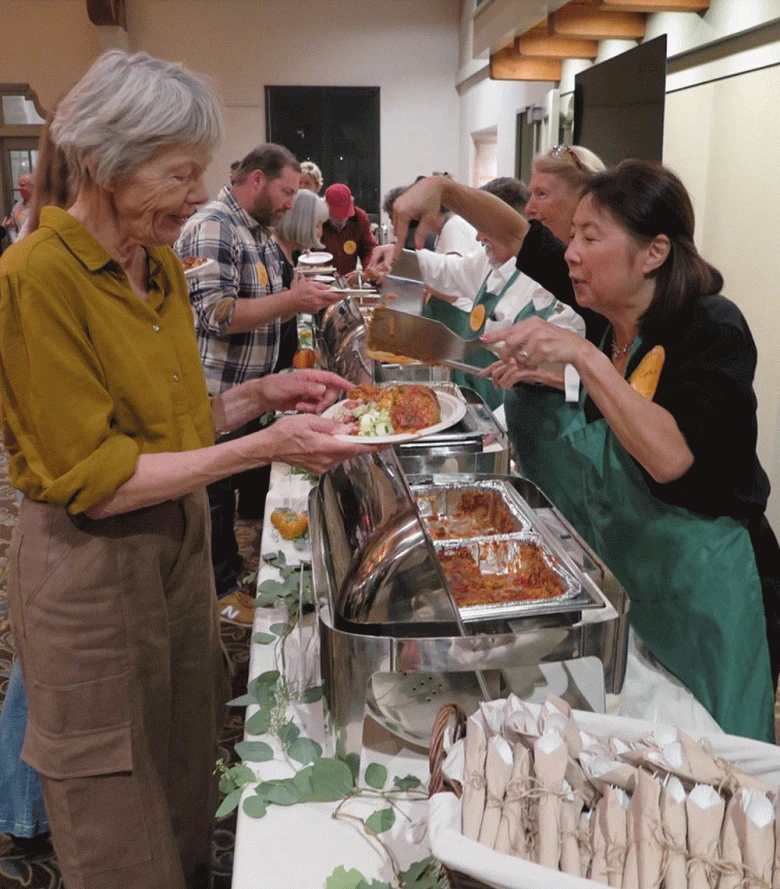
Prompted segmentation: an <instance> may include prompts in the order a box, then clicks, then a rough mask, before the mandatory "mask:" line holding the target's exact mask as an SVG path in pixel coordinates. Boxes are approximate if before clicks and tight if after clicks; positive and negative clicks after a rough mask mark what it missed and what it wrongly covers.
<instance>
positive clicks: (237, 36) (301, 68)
mask: <svg viewBox="0 0 780 889" xmlns="http://www.w3.org/2000/svg"><path fill="white" fill-rule="evenodd" d="M127 11H128V43H129V47H130V49H132V50H145V51H147V52H149V53H151V54H152V55H158V56H161V57H163V58H168V59H174V60H177V61H182V62H184V63H185V64H187V65H188V66H190V67H191V68H194V69H196V70H198V71H203V72H204V73H207V74H209V75H211V76H212V77H213V78H214V79H215V81H216V83H217V85H218V87H219V90H220V92H221V95H222V97H223V100H224V102H225V118H226V124H227V138H226V141H225V145H224V146H223V148H222V149H221V150H220V152H219V153H218V154H217V156H216V157H215V159H214V163H213V164H212V166H211V169H210V171H209V177H208V185H209V188H210V191H211V192H212V194H213V193H215V192H216V190H217V189H218V188H219V186H220V185H221V184H222V183H223V182H224V181H225V178H226V174H227V169H228V167H229V165H230V162H231V161H232V160H234V159H235V158H236V157H239V156H241V155H242V154H243V153H245V152H246V151H247V150H249V149H250V148H251V147H252V146H254V145H255V144H257V143H258V142H260V141H262V140H263V139H264V137H265V105H264V87H265V86H266V85H290V84H291V85H301V86H312V85H325V86H347V85H349V86H378V87H380V90H381V93H380V108H381V111H380V114H381V118H380V120H381V177H382V178H381V190H382V192H384V191H386V190H387V189H389V188H392V187H393V186H395V185H400V184H404V183H406V182H410V181H412V180H413V179H414V177H415V176H416V175H417V174H419V173H426V172H431V171H432V170H435V169H446V170H450V171H451V172H453V173H455V174H457V175H459V174H460V170H459V151H458V132H459V125H460V119H459V104H458V94H457V90H456V88H455V77H456V73H457V68H458V27H459V15H460V4H459V2H458V0H425V2H419V0H391V2H386V0H360V2H359V3H356V2H352V0H127ZM20 34H29V35H34V42H31V41H22V40H20V39H19V37H18V35H20ZM31 47H32V49H31ZM98 53H99V44H98V37H97V29H96V28H95V27H94V26H92V25H91V23H90V22H89V20H88V18H87V13H86V2H85V0H0V81H6V82H8V81H10V82H19V81H22V82H29V83H30V84H31V85H32V86H33V88H34V89H36V90H37V92H38V95H39V96H40V98H41V100H42V102H43V103H44V104H45V105H48V104H50V103H51V102H52V101H53V100H54V98H55V97H56V96H57V95H58V93H59V92H60V91H61V90H62V89H63V88H64V87H65V86H66V85H67V84H68V83H70V82H71V81H73V80H74V79H76V78H77V77H78V76H79V75H80V74H81V73H83V71H84V70H86V68H87V67H88V65H89V64H90V63H91V62H92V61H93V60H94V58H95V57H96V56H97V55H98Z"/></svg>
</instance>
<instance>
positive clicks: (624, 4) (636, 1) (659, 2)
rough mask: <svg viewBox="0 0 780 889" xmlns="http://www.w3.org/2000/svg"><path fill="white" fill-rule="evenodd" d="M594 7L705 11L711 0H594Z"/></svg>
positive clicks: (661, 10)
mask: <svg viewBox="0 0 780 889" xmlns="http://www.w3.org/2000/svg"><path fill="white" fill-rule="evenodd" d="M593 8H594V9H596V10H600V11H602V12H643V13H647V14H649V15H652V14H653V13H654V12H705V11H706V10H708V9H709V8H710V0H594V4H593Z"/></svg>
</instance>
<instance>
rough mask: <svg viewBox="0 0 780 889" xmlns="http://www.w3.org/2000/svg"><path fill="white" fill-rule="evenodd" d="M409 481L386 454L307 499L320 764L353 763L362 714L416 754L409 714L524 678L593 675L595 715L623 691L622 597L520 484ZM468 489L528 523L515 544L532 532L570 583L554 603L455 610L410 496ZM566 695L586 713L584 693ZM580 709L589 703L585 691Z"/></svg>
mask: <svg viewBox="0 0 780 889" xmlns="http://www.w3.org/2000/svg"><path fill="white" fill-rule="evenodd" d="M410 482H411V484H412V487H411V488H410V483H409V482H407V479H406V476H405V474H404V472H403V470H402V467H401V464H400V462H399V460H398V458H397V456H396V454H395V453H394V451H393V450H391V449H387V450H385V451H382V452H381V453H379V454H374V455H366V456H363V457H360V458H358V459H356V460H353V461H351V462H349V463H345V464H343V465H342V466H340V467H337V468H335V469H333V470H331V471H330V472H328V473H326V474H325V475H324V476H322V478H321V480H320V484H319V486H318V487H317V488H316V489H314V491H313V492H312V495H311V500H310V505H309V510H310V518H311V529H312V531H311V533H312V549H313V575H314V589H315V599H316V603H317V613H318V624H319V634H320V642H321V658H322V675H323V683H324V696H325V702H326V710H327V719H326V725H327V742H328V747H329V753H331V754H337V755H340V756H346V755H351V754H357V755H359V754H360V750H361V742H362V730H363V719H364V714H365V712H366V707H367V705H368V708H369V711H370V712H371V714H372V715H373V716H374V717H375V718H378V719H379V720H380V722H382V721H383V722H384V724H385V725H386V726H387V727H390V728H393V727H394V726H395V729H398V732H397V733H399V734H401V735H402V736H403V737H406V738H407V739H410V740H417V741H419V742H420V743H425V741H426V731H427V729H426V728H425V727H423V728H422V729H418V728H417V727H416V726H417V725H418V723H415V727H414V728H410V727H409V719H408V718H407V717H409V714H412V713H414V714H415V716H414V719H417V717H418V716H419V715H420V714H419V713H418V711H419V710H426V709H427V711H429V717H430V720H432V719H433V716H434V715H435V710H436V709H438V706H439V704H440V703H442V702H443V701H444V700H446V699H447V697H444V695H447V696H451V695H454V696H456V697H462V696H468V695H471V696H474V695H476V697H477V698H479V697H484V696H485V695H490V696H491V697H492V696H495V695H497V694H502V693H507V692H508V691H509V690H515V691H518V692H519V693H520V692H521V691H522V689H518V688H517V685H516V681H515V680H517V678H518V677H519V676H521V675H522V676H525V679H523V680H522V681H526V680H527V675H528V674H527V671H528V670H530V671H531V673H532V674H533V675H534V676H536V674H538V675H539V676H541V675H542V672H541V671H543V669H544V668H545V667H549V668H553V667H555V668H557V667H558V666H560V667H561V669H562V670H564V671H565V673H566V675H567V676H569V677H571V676H573V675H574V674H575V673H577V671H578V669H579V668H580V667H583V668H584V667H587V670H585V672H588V671H590V673H589V675H594V674H597V676H598V683H597V684H598V690H597V693H596V694H595V698H596V699H598V698H599V695H600V696H601V703H600V706H603V694H604V691H607V692H617V691H619V690H620V688H621V686H622V682H623V673H624V669H625V652H626V633H627V624H626V620H625V616H626V611H627V600H626V597H625V593H624V591H623V589H622V587H621V586H620V585H619V583H618V582H617V581H616V580H615V578H614V577H613V575H612V574H610V572H609V571H608V569H607V568H606V567H605V566H604V565H603V564H602V563H601V562H600V561H599V560H598V559H597V558H596V557H595V555H594V554H593V553H592V551H591V550H590V549H589V548H588V546H587V544H585V543H584V542H583V541H582V540H581V539H580V538H579V536H578V535H577V534H576V532H575V531H574V530H573V529H572V528H571V527H570V526H569V525H568V523H567V522H566V521H565V520H564V519H563V518H562V516H561V515H560V514H559V513H558V512H557V511H556V510H555V509H554V507H552V505H551V504H550V503H549V501H547V500H546V498H545V497H544V495H543V494H542V493H541V492H540V491H539V489H538V488H536V487H535V486H534V485H532V484H531V483H530V482H528V481H527V480H525V479H521V478H513V477H509V476H495V475H493V476H480V475H473V476H467V477H465V478H464V477H459V478H458V479H457V480H455V479H453V478H452V477H437V476H419V477H415V478H412V479H410ZM464 484H471V485H472V486H477V487H479V486H480V485H482V486H492V487H494V488H500V489H501V490H502V491H504V492H505V493H506V496H507V497H508V498H509V500H510V501H511V503H512V504H513V508H514V509H516V511H517V513H518V515H519V516H521V517H522V519H523V522H524V523H526V522H527V523H528V525H529V526H530V527H529V529H528V530H523V531H518V532H517V533H518V534H527V533H529V531H531V532H533V534H534V535H536V537H537V538H538V539H539V540H541V541H542V544H543V546H544V547H545V549H546V551H548V552H549V553H550V554H551V555H552V556H553V557H554V558H555V560H556V564H560V565H561V566H562V569H563V570H564V571H565V573H566V575H567V577H569V578H570V581H567V582H568V583H569V585H568V587H567V590H566V595H565V596H562V597H561V600H560V601H558V602H550V601H546V602H529V603H523V605H522V607H520V608H517V607H510V608H496V609H491V608H488V609H483V610H482V611H481V612H480V613H479V614H473V613H472V614H469V613H466V612H467V610H466V609H464V610H463V611H462V610H459V609H458V607H457V606H456V604H455V601H454V599H453V598H452V596H451V594H450V590H449V587H448V584H447V580H446V576H445V574H444V572H443V570H442V566H441V563H440V561H439V558H438V555H437V546H440V545H441V542H440V541H434V540H433V539H432V538H431V536H430V533H429V531H428V530H427V527H426V524H425V522H424V521H423V519H422V518H421V515H420V504H419V502H418V500H417V499H416V497H415V495H414V494H413V493H412V490H413V489H414V490H417V491H418V492H419V491H421V490H423V491H424V490H430V486H434V487H442V486H443V487H445V488H446V487H448V486H451V487H453V488H454V487H455V486H457V485H464ZM524 670H525V671H526V673H524V672H523V671H524ZM475 671H479V672H478V674H476V675H477V676H478V681H477V680H475V678H474V677H475ZM534 671H535V672H534ZM571 686H572V687H571V692H572V695H573V700H574V702H575V703H576V704H579V705H580V706H582V703H581V700H580V698H581V697H582V694H583V692H582V688H583V687H584V686H582V684H580V685H578V683H577V682H572V683H571ZM556 691H558V692H559V693H560V690H558V689H556ZM590 691H591V692H592V689H591V690H590ZM437 695H438V700H436V697H437ZM577 695H579V696H580V697H579V698H578V697H577ZM564 696H565V695H564ZM588 701H590V702H591V704H592V706H594V707H598V706H599V701H598V700H595V703H594V695H593V694H590V696H589V697H588ZM432 708H433V709H432ZM429 717H428V716H425V717H424V718H423V719H422V721H421V723H420V724H422V725H423V726H425V725H427V723H426V719H428V718H429ZM399 726H400V728H399Z"/></svg>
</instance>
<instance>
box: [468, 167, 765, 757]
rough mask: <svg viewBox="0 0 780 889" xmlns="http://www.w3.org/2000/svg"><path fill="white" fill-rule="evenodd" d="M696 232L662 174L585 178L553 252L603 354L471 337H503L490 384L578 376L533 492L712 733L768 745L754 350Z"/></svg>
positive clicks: (566, 339)
mask: <svg viewBox="0 0 780 889" xmlns="http://www.w3.org/2000/svg"><path fill="white" fill-rule="evenodd" d="M693 228H694V215H693V209H692V206H691V202H690V199H689V197H688V194H687V192H686V191H685V188H684V187H683V185H682V183H681V182H680V180H679V179H678V178H677V177H676V176H675V175H674V174H673V173H671V172H670V171H668V170H666V169H665V168H663V167H661V166H659V165H653V164H649V163H643V162H639V161H625V162H623V163H622V164H620V165H619V166H618V167H617V168H616V169H615V170H612V171H609V172H604V173H600V174H598V175H596V176H595V177H594V178H593V179H592V180H591V181H590V183H589V184H588V185H587V186H586V191H585V194H584V196H583V198H582V199H581V201H580V203H579V205H578V208H577V211H576V213H575V216H574V221H573V232H572V234H573V237H572V240H571V242H570V244H569V246H568V248H567V250H566V254H565V258H566V262H567V263H568V266H569V274H570V277H571V280H572V283H573V285H574V292H575V295H576V299H577V303H578V304H579V305H580V306H583V307H587V308H590V309H593V310H595V311H597V312H599V313H600V314H602V315H604V316H605V317H606V318H607V320H608V321H609V322H610V327H609V328H608V329H607V332H606V334H605V336H604V339H603V340H602V342H601V344H600V346H599V345H596V344H594V343H592V342H589V341H588V340H586V339H583V338H582V337H578V336H576V335H575V334H572V333H570V332H568V331H566V330H562V329H561V328H559V327H555V326H554V325H552V324H549V323H547V322H545V321H542V320H540V319H538V318H531V319H529V320H527V321H524V322H522V323H520V324H518V325H516V326H515V327H513V328H512V329H511V332H510V333H509V334H507V332H506V331H501V332H500V333H496V334H491V335H487V336H485V337H484V339H485V340H486V341H488V342H497V341H499V340H503V341H504V346H503V348H502V351H501V361H499V362H497V363H496V364H495V365H493V367H492V369H491V371H490V373H491V375H492V378H493V380H494V382H495V383H496V384H497V385H501V386H504V387H511V386H512V385H513V383H514V382H515V381H516V379H518V377H519V375H521V374H522V372H523V371H525V370H527V369H528V368H533V367H537V366H539V365H542V364H546V363H558V362H565V363H569V364H572V365H574V367H575V368H576V369H577V371H578V372H579V374H580V378H581V380H582V384H583V391H582V397H581V401H580V406H581V410H580V411H579V412H578V413H577V414H576V416H575V419H574V420H573V421H572V423H571V424H570V425H569V427H568V428H567V429H564V430H562V431H561V432H560V434H559V437H558V440H557V447H556V449H555V461H556V465H555V472H554V478H555V482H554V484H553V489H551V487H550V483H549V482H548V485H547V488H546V493H547V494H548V496H549V497H550V499H551V500H552V501H553V502H554V503H555V504H556V506H558V508H559V509H560V510H561V511H562V512H563V513H564V515H566V516H567V517H568V518H569V520H570V521H571V522H572V523H573V524H574V525H575V526H576V527H577V528H578V530H579V531H580V532H581V533H582V534H583V535H584V536H585V538H586V539H587V540H588V542H589V543H590V544H591V545H592V546H593V547H594V549H595V550H596V552H597V553H598V554H599V555H600V556H601V557H602V558H603V559H604V561H605V562H606V563H607V564H608V565H609V566H610V568H611V569H612V571H614V573H615V574H616V576H617V577H618V578H619V579H620V581H621V582H622V583H623V585H624V586H625V588H626V590H627V591H628V593H629V596H630V599H631V611H630V620H631V625H632V627H633V628H634V630H635V632H636V634H637V635H638V636H639V638H640V639H641V641H642V642H643V643H644V645H645V646H646V647H647V649H649V651H650V652H651V653H652V655H654V656H655V658H657V659H658V661H660V663H661V664H662V665H663V666H664V667H665V668H666V669H667V670H669V671H670V672H671V673H673V674H674V675H675V676H676V677H677V678H678V679H679V680H681V681H682V682H683V683H684V684H685V685H686V686H687V687H688V688H689V689H690V690H691V691H692V692H693V694H694V695H695V697H696V698H697V699H698V701H699V702H701V703H702V704H703V705H704V707H705V708H706V709H707V710H708V711H709V713H710V714H711V715H712V716H713V717H714V718H715V720H716V721H717V722H718V723H719V724H720V726H721V727H722V728H723V729H724V730H726V731H728V732H732V733H734V734H740V735H746V736H749V737H753V738H759V739H762V740H765V741H774V727H773V701H774V687H773V681H772V675H773V674H772V671H771V670H770V656H769V647H768V643H767V625H766V621H765V616H764V607H763V603H762V586H763V593H764V595H765V596H766V597H767V615H768V617H769V620H770V626H769V635H770V638H771V639H772V640H773V641H774V640H776V639H777V625H776V623H775V621H774V615H775V614H776V605H775V604H774V603H775V602H776V590H777V581H778V576H779V575H780V571H778V568H779V567H780V552H778V547H777V541H776V540H775V537H774V535H773V533H772V531H771V529H770V528H769V525H768V523H767V521H766V519H765V517H764V510H765V507H766V502H767V497H768V494H769V482H768V480H767V477H766V474H765V473H764V471H763V469H762V468H761V465H760V463H759V461H758V457H757V455H756V436H757V424H756V398H755V395H754V393H753V388H752V383H753V376H754V372H755V367H756V347H755V344H754V342H753V338H752V336H751V334H750V330H749V329H748V326H747V323H746V321H745V319H744V318H743V316H742V314H741V312H740V311H739V309H738V308H737V307H736V306H735V305H734V304H733V303H732V302H730V301H729V300H728V299H726V298H725V297H723V296H720V295H718V294H719V291H720V289H721V287H722V285H723V279H722V277H721V275H720V273H719V272H718V271H717V270H716V269H714V268H713V267H712V266H711V265H709V264H708V263H707V262H705V260H704V259H703V258H702V257H701V256H700V255H699V254H698V252H697V250H696V247H695V245H694V242H693ZM773 660H776V658H773ZM773 668H774V669H775V670H776V665H775V664H773ZM774 675H776V672H775V674H774Z"/></svg>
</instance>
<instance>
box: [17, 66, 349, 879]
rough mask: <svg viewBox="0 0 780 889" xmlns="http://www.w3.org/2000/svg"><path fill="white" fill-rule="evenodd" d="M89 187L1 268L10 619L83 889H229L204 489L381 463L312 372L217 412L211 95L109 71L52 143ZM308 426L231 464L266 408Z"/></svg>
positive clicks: (58, 122)
mask: <svg viewBox="0 0 780 889" xmlns="http://www.w3.org/2000/svg"><path fill="white" fill-rule="evenodd" d="M51 135H52V138H53V140H54V142H55V143H56V144H57V145H58V146H59V147H60V148H61V149H62V151H63V152H64V153H65V155H66V158H67V161H68V164H69V167H70V169H71V172H72V174H73V175H74V176H75V177H76V180H77V184H78V191H77V196H76V199H75V202H74V203H73V205H72V206H71V207H70V209H69V210H68V211H65V210H61V209H59V208H56V207H46V208H44V209H43V210H42V212H41V220H40V226H39V228H38V229H37V230H36V231H35V232H34V233H32V234H31V235H29V236H28V237H27V238H26V239H25V240H24V241H22V242H21V243H20V244H18V245H15V246H14V247H13V248H11V249H9V250H8V251H7V252H6V253H5V254H4V255H3V257H2V260H0V400H1V401H2V421H3V434H4V438H5V444H6V446H7V448H8V451H9V453H10V474H11V481H12V483H13V485H14V486H15V487H16V488H17V489H19V490H20V491H22V492H23V494H24V501H23V503H22V505H21V508H20V513H19V519H18V523H17V527H16V529H15V531H14V538H13V541H12V545H11V552H10V557H9V578H8V600H9V607H10V615H11V621H12V625H13V628H14V634H15V641H16V644H17V648H18V652H19V657H20V661H21V666H22V673H23V676H24V682H25V686H26V688H27V693H28V697H29V719H28V724H27V732H26V737H25V743H24V750H23V757H24V759H25V760H26V761H27V762H28V763H30V764H31V765H32V766H34V767H35V768H36V769H37V770H38V772H39V773H40V775H41V779H42V784H43V790H44V796H45V800H46V808H47V811H48V814H49V823H50V826H51V832H52V840H53V843H54V847H55V851H56V853H57V858H58V861H59V864H60V868H61V871H62V875H63V880H64V882H65V884H66V885H67V886H68V887H69V889H78V887H82V889H87V887H89V889H97V887H112V889H113V887H116V886H133V887H148V889H159V887H161V886H165V887H175V889H184V887H188V889H195V887H205V886H208V885H209V883H210V839H211V832H212V825H213V816H214V811H215V801H216V788H215V786H214V779H213V776H212V772H213V770H214V760H215V756H216V740H217V731H218V727H219V724H220V719H221V715H222V709H223V705H224V700H225V697H224V696H225V693H226V685H225V682H224V678H225V677H224V665H223V662H222V655H221V651H220V645H219V622H218V616H217V608H216V597H215V591H214V580H213V574H212V570H211V563H210V553H209V537H208V519H207V515H208V512H207V504H206V498H205V492H204V486H205V485H206V484H208V483H210V482H212V481H216V480H217V479H219V478H222V477H223V476H225V475H229V474H232V473H234V472H237V471H239V470H241V469H245V468H251V467H254V466H261V465H265V464H267V463H269V462H271V461H272V460H281V461H285V462H288V463H293V464H295V465H299V466H302V467H305V468H308V469H310V470H312V471H314V472H321V471H324V470H326V469H328V468H329V467H331V466H333V465H334V464H337V463H340V462H341V461H343V460H344V459H347V458H349V457H352V456H355V455H356V454H358V453H362V452H365V448H364V447H363V446H361V445H356V444H343V443H341V442H340V441H339V440H338V439H336V438H335V437H334V436H333V433H334V432H335V431H339V430H340V429H341V428H342V427H340V426H339V425H338V424H336V423H333V422H332V421H329V420H326V419H324V418H322V417H319V416H317V415H316V412H317V411H318V410H320V409H322V408H323V407H324V406H326V405H328V404H330V403H332V402H333V401H334V400H335V398H336V397H337V395H338V393H339V392H340V391H341V390H342V389H344V388H345V387H346V385H347V383H346V381H344V380H342V379H341V378H340V377H337V376H336V375H334V374H328V373H322V372H316V371H304V372H300V373H298V374H294V373H292V374H284V375H282V376H270V377H264V378H262V379H257V380H253V381H251V382H250V383H246V384H244V385H241V386H236V387H235V388H233V389H231V390H229V391H228V392H226V393H224V394H223V395H221V396H218V397H215V398H212V399H211V400H209V398H208V395H207V391H206V385H205V380H204V376H203V370H202V368H201V363H200V358H199V355H198V349H197V345H196V341H195V335H194V330H193V323H192V310H191V308H190V305H189V300H188V295H187V287H186V284H185V279H184V273H183V271H182V267H181V264H180V263H179V260H178V259H177V258H176V256H175V254H174V253H173V251H172V250H171V249H170V245H172V244H173V242H174V241H175V240H176V238H177V237H178V235H179V233H180V231H181V228H182V226H183V224H184V222H185V221H186V219H187V217H188V216H189V215H191V214H192V213H193V212H194V210H195V207H196V206H197V205H198V204H199V203H202V202H203V201H205V200H206V197H207V194H206V191H205V188H204V184H203V175H204V171H205V169H206V166H207V164H208V163H209V160H210V158H211V154H212V152H213V151H214V149H215V148H216V146H217V145H218V143H219V141H220V139H221V136H222V121H221V116H220V112H219V108H218V106H217V103H216V101H215V99H214V96H213V94H212V92H211V91H210V89H209V88H208V87H207V86H206V85H205V84H204V83H203V82H202V81H201V79H200V78H198V77H197V76H195V75H194V74H192V73H191V72H189V71H187V70H186V69H184V68H182V67H181V66H179V65H174V64H171V63H168V62H163V61H159V60H157V59H152V58H150V57H149V56H146V55H145V54H137V55H133V56H128V55H125V54H124V53H122V52H119V51H112V52H109V53H106V54H105V55H103V56H102V57H101V58H100V59H98V61H97V62H96V63H95V64H94V65H93V66H92V68H91V69H90V70H89V71H88V72H87V74H86V75H85V76H84V77H83V78H82V80H81V81H79V83H77V84H76V85H75V86H74V87H73V88H72V89H71V90H70V92H69V93H68V95H67V96H66V97H65V98H64V99H63V101H62V102H61V104H60V106H59V108H58V110H57V113H56V115H55V118H54V121H53V123H52V126H51ZM294 409H297V410H301V411H305V412H307V413H304V414H302V415H297V416H289V417H284V418H282V419H281V420H279V421H278V422H277V423H275V424H274V425H273V426H272V427H270V428H268V429H264V430H261V431H259V432H256V433H253V434H252V435H248V436H245V437H244V438H241V439H239V440H236V441H230V442H226V443H224V444H220V445H216V446H215V445H214V436H215V430H219V431H225V430H227V431H229V430H231V429H233V428H235V427H237V426H240V425H242V424H243V423H245V422H247V421H248V420H249V419H251V418H253V417H254V416H256V415H258V414H259V413H261V412H263V411H267V410H282V411H289V410H294Z"/></svg>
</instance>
